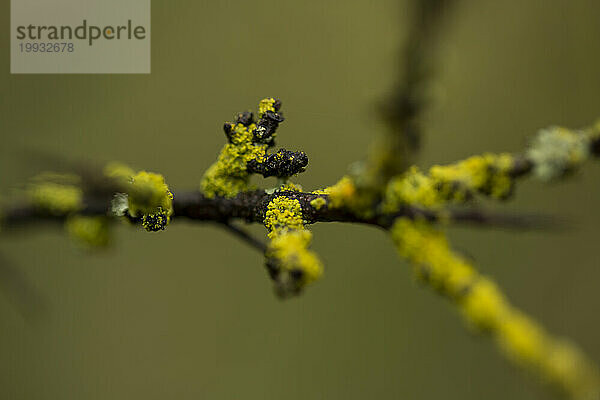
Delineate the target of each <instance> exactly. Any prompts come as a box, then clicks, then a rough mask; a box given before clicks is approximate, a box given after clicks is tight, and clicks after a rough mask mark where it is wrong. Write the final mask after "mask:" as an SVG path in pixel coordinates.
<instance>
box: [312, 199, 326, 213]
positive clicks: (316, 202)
mask: <svg viewBox="0 0 600 400" xmlns="http://www.w3.org/2000/svg"><path fill="white" fill-rule="evenodd" d="M326 204H327V201H326V200H325V199H324V198H322V197H317V198H315V199H313V200H311V201H310V205H311V206H313V208H314V209H315V210H317V211H318V210H320V209H321V208H323V207H325V205H326Z"/></svg>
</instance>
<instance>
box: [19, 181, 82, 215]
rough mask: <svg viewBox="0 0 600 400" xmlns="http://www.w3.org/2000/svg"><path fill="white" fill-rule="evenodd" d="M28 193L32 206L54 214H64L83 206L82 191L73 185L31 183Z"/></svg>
mask: <svg viewBox="0 0 600 400" xmlns="http://www.w3.org/2000/svg"><path fill="white" fill-rule="evenodd" d="M28 195H29V198H30V199H31V202H32V204H33V205H34V206H36V207H37V208H40V209H43V210H46V211H48V212H49V213H51V214H54V215H65V214H69V213H72V212H75V211H78V210H80V209H81V208H83V191H82V190H81V188H79V187H77V186H73V185H64V184H59V183H54V182H40V183H33V184H31V185H30V186H29V189H28Z"/></svg>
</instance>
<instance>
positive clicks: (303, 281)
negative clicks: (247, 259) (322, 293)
mask: <svg viewBox="0 0 600 400" xmlns="http://www.w3.org/2000/svg"><path fill="white" fill-rule="evenodd" d="M311 239H312V234H311V233H310V232H309V231H307V230H298V231H286V232H283V233H280V234H279V235H277V236H275V237H274V238H272V240H271V242H270V244H269V246H268V248H267V252H266V254H265V255H266V257H267V259H272V260H275V261H276V263H277V268H278V270H277V278H276V283H277V289H278V291H279V294H280V295H282V296H286V295H289V294H294V293H296V292H297V291H299V290H301V289H302V288H304V287H305V286H306V285H308V284H309V283H312V282H314V281H316V280H318V279H319V278H320V277H321V275H323V265H322V264H321V261H320V260H319V258H318V257H317V255H316V254H315V253H314V252H312V251H310V250H308V246H309V245H310V242H311Z"/></svg>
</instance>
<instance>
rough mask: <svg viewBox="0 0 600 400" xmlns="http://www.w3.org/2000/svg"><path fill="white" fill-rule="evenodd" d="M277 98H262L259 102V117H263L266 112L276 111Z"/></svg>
mask: <svg viewBox="0 0 600 400" xmlns="http://www.w3.org/2000/svg"><path fill="white" fill-rule="evenodd" d="M275 101H276V100H275V99H274V98H273V97H268V98H266V99H262V100H261V101H260V103H258V117H259V118H260V117H262V115H263V114H264V113H266V112H267V111H272V112H276V111H277V110H276V109H275Z"/></svg>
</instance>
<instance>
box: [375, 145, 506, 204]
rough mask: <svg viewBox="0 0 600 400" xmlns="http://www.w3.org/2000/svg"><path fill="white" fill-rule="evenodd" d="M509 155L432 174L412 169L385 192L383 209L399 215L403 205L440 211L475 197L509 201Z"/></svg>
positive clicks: (438, 167)
mask: <svg viewBox="0 0 600 400" xmlns="http://www.w3.org/2000/svg"><path fill="white" fill-rule="evenodd" d="M513 165H514V157H513V156H512V155H510V154H507V153H503V154H484V155H481V156H473V157H470V158H467V159H466V160H463V161H459V162H457V163H454V164H450V165H434V166H432V167H431V168H430V169H429V173H427V174H425V173H423V172H421V171H420V170H419V169H418V168H417V167H411V168H410V169H409V170H408V171H407V172H406V173H404V174H403V175H401V176H399V177H397V178H394V179H392V180H391V181H390V182H389V184H388V186H387V188H386V192H385V197H384V201H383V209H384V211H387V212H394V211H397V210H398V209H399V208H400V207H401V206H402V205H405V204H408V205H416V206H421V207H426V208H437V207H441V206H444V205H446V204H448V203H464V202H465V201H467V200H468V198H469V196H470V195H471V194H472V193H475V192H480V193H484V194H486V195H489V196H491V197H493V198H498V199H503V198H506V197H507V196H508V195H509V194H510V193H511V191H512V187H513V184H514V182H513V179H512V178H511V176H510V171H511V169H512V167H513Z"/></svg>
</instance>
